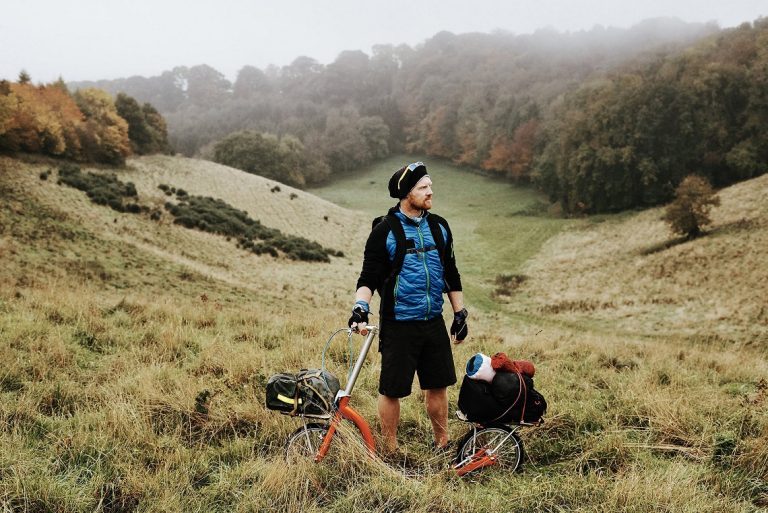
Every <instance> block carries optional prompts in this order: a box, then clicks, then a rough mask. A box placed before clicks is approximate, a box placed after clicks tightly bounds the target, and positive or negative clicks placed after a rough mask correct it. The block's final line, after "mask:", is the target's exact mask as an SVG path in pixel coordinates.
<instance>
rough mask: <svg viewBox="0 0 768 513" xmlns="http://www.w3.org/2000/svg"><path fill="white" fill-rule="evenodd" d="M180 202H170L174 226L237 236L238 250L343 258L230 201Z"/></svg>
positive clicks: (201, 199)
mask: <svg viewBox="0 0 768 513" xmlns="http://www.w3.org/2000/svg"><path fill="white" fill-rule="evenodd" d="M177 197H178V199H179V203H178V204H176V205H174V204H172V203H166V204H165V208H166V210H168V211H169V212H170V213H171V215H172V216H173V217H174V223H176V224H180V225H182V226H185V227H187V228H196V229H198V230H202V231H206V232H210V233H216V234H219V235H224V236H226V237H233V238H235V239H237V241H238V242H237V245H238V247H240V248H242V249H245V250H247V251H251V252H253V253H256V254H257V255H263V254H267V255H271V256H273V257H277V256H279V255H280V254H283V255H285V256H286V257H288V258H290V259H292V260H303V261H308V262H329V261H330V258H329V255H331V256H338V255H343V253H341V252H340V251H336V250H333V249H328V248H324V247H323V246H322V245H320V244H318V243H317V242H314V241H311V240H308V239H305V238H304V237H295V236H292V235H285V234H283V233H281V232H280V231H279V230H276V229H274V228H269V227H267V226H264V225H262V224H261V222H259V221H258V220H256V219H252V218H251V217H249V216H248V213H247V212H245V211H243V210H237V209H236V208H234V207H232V206H231V205H229V204H227V203H226V202H224V201H222V200H220V199H215V198H210V197H203V196H189V195H187V194H186V193H185V194H184V195H179V194H178V193H177Z"/></svg>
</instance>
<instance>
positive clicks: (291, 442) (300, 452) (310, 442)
mask: <svg viewBox="0 0 768 513" xmlns="http://www.w3.org/2000/svg"><path fill="white" fill-rule="evenodd" d="M327 433H328V426H327V425H325V424H316V423H312V424H305V425H303V426H301V427H300V428H299V429H297V430H296V431H294V432H293V433H291V435H290V436H289V437H288V440H287V441H286V442H285V461H287V462H288V463H295V462H298V461H301V460H309V461H311V460H313V459H314V458H315V455H316V454H317V451H318V449H320V444H322V443H323V439H324V438H325V435H326V434H327Z"/></svg>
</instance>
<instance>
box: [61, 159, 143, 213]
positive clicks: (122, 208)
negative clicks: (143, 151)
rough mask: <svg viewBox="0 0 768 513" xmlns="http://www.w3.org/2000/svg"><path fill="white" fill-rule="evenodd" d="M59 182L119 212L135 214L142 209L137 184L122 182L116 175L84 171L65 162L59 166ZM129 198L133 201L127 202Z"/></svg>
mask: <svg viewBox="0 0 768 513" xmlns="http://www.w3.org/2000/svg"><path fill="white" fill-rule="evenodd" d="M58 183H59V184H63V185H68V186H69V187H74V188H75V189H78V190H81V191H83V192H85V194H86V195H87V196H88V197H89V198H90V199H91V201H92V202H94V203H96V204H97V205H105V206H108V207H110V208H111V209H112V210H116V211H118V212H129V213H134V214H135V213H139V212H141V211H142V209H141V206H139V205H138V204H137V203H136V200H137V199H138V193H137V192H136V186H135V185H134V184H133V183H131V182H127V183H123V182H121V181H120V180H118V179H117V177H116V176H115V175H99V174H95V173H83V172H82V171H81V170H80V167H79V166H76V165H74V164H64V165H62V166H61V167H60V168H59V181H58ZM127 199H133V201H132V202H127V201H126V200H127Z"/></svg>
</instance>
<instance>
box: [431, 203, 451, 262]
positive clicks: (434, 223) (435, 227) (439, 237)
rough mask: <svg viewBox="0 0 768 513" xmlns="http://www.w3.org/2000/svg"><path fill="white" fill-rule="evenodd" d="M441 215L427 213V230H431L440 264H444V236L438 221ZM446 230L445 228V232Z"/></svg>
mask: <svg viewBox="0 0 768 513" xmlns="http://www.w3.org/2000/svg"><path fill="white" fill-rule="evenodd" d="M441 220H442V217H440V216H437V215H435V214H429V215H427V224H428V225H429V230H430V231H431V232H432V238H433V239H434V240H435V245H436V246H437V252H438V254H439V255H440V265H442V266H445V245H446V242H445V237H443V230H442V229H441V227H440V221H441ZM447 231H448V230H446V232H447Z"/></svg>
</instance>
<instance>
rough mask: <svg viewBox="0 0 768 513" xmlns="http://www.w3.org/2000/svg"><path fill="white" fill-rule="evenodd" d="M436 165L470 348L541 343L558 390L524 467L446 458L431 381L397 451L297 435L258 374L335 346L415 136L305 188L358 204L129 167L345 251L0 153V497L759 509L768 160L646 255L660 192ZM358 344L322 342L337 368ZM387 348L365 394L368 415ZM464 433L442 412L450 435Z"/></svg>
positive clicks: (251, 179) (80, 508)
mask: <svg viewBox="0 0 768 513" xmlns="http://www.w3.org/2000/svg"><path fill="white" fill-rule="evenodd" d="M428 164H429V165H430V169H431V170H432V172H433V179H434V182H435V190H436V193H435V206H434V211H435V212H437V213H439V214H441V215H444V216H445V217H446V218H448V220H449V221H450V222H451V225H452V227H453V230H454V232H455V233H456V239H457V244H458V246H457V252H458V258H459V264H460V268H461V271H462V273H463V279H464V282H465V284H466V288H467V290H468V300H467V303H468V306H469V308H470V311H471V317H470V338H469V339H468V340H467V341H466V342H465V343H463V344H461V345H459V346H456V347H455V349H454V360H455V363H456V367H457V370H458V371H459V372H461V370H462V368H463V366H464V363H465V362H466V361H467V358H469V357H470V356H471V355H472V354H473V353H475V352H477V351H482V352H485V353H486V354H493V353H495V352H497V351H505V352H507V353H508V354H509V355H510V356H512V357H515V358H525V359H529V360H531V361H533V362H534V363H535V365H536V388H537V389H538V390H540V391H541V392H542V393H543V394H544V395H545V397H546V398H547V401H548V403H549V406H550V408H549V411H548V413H547V416H546V423H545V424H544V425H543V426H541V427H537V428H533V429H525V430H524V431H523V432H522V439H523V442H524V444H525V448H526V451H527V453H526V454H527V456H526V458H525V461H524V466H523V472H521V473H516V474H514V475H510V474H508V473H504V472H496V471H494V470H495V469H490V471H488V472H482V473H480V474H478V475H476V476H473V478H471V479H460V478H458V477H457V476H455V475H454V474H452V473H451V472H450V471H448V470H447V469H448V458H445V457H441V456H435V455H433V454H432V452H431V451H430V449H429V442H430V440H431V426H430V425H429V421H428V420H427V417H426V414H425V413H424V408H423V405H422V399H423V398H422V397H421V394H420V392H419V390H418V385H416V386H415V387H414V390H413V393H412V394H411V396H410V397H409V398H407V399H406V400H404V401H403V406H402V422H401V429H400V431H399V440H400V443H401V447H402V449H403V451H404V452H405V453H406V454H407V465H405V466H403V464H402V463H403V462H402V461H399V462H398V461H382V460H379V459H370V458H368V457H367V456H366V453H365V451H364V449H363V448H362V446H361V444H360V443H359V442H358V441H356V440H357V438H356V436H355V434H354V433H352V432H351V430H350V429H348V428H344V429H343V430H342V435H343V436H342V438H340V439H339V441H340V443H337V444H335V445H334V447H333V451H334V453H333V454H335V457H334V458H333V459H332V461H327V462H324V463H323V464H321V465H315V464H313V463H311V462H307V463H306V464H296V465H286V464H285V462H284V461H283V459H282V457H281V449H282V445H283V443H284V441H285V439H286V437H287V435H288V434H289V433H291V432H292V431H293V430H294V429H296V428H297V426H298V425H299V421H298V420H297V419H291V418H287V417H284V416H281V415H277V414H276V413H275V412H272V411H269V410H266V409H265V408H264V406H263V404H264V386H265V382H266V380H267V378H268V377H269V376H270V375H271V374H274V373H277V372H284V371H292V372H295V371H297V370H299V369H300V368H302V367H316V366H319V365H320V354H321V351H322V347H323V344H324V342H325V341H326V339H327V337H328V335H329V334H330V333H331V332H332V331H333V330H334V329H336V328H339V327H340V326H342V325H344V323H345V322H346V319H347V317H348V315H349V314H348V312H349V308H350V303H351V301H352V297H353V293H354V291H353V288H354V283H355V280H356V278H357V273H358V272H359V268H360V260H361V257H362V247H363V244H364V240H365V237H366V234H367V232H368V229H369V226H370V222H371V218H372V217H374V216H375V215H380V214H381V213H383V212H384V211H385V210H386V208H387V207H388V206H389V205H390V204H392V203H393V201H392V200H391V199H389V198H388V197H387V195H386V181H387V179H388V178H389V176H390V174H391V172H392V171H393V170H394V169H395V168H397V167H399V166H400V165H402V162H401V161H400V160H399V159H391V160H388V161H386V162H383V163H381V164H379V165H377V166H374V167H372V168H370V169H367V170H364V172H363V173H362V174H361V175H360V176H358V177H357V178H355V179H347V180H340V181H337V182H335V183H333V184H332V185H330V186H328V187H326V188H323V189H321V190H318V191H315V192H317V194H319V195H321V196H323V197H324V198H327V199H330V200H332V201H334V202H336V203H338V204H339V205H341V206H342V207H346V208H352V210H347V209H346V208H341V207H339V206H336V205H333V204H332V203H329V202H328V201H325V200H322V199H319V198H317V197H314V196H312V195H311V194H308V193H306V192H302V191H297V190H294V189H290V188H287V187H281V191H280V192H277V191H276V190H275V183H274V182H270V181H268V180H263V179H261V178H260V177H257V176H253V175H246V174H244V173H240V172H238V171H236V170H233V169H228V168H224V167H223V166H219V165H215V164H212V163H208V162H204V161H199V160H193V159H180V158H174V157H148V158H141V159H136V160H134V161H131V162H129V165H128V166H127V167H126V168H125V169H119V170H114V171H113V172H114V173H115V174H116V175H117V177H118V179H121V180H123V181H129V180H130V181H133V182H134V183H135V184H136V188H137V190H138V194H139V201H140V202H142V203H143V204H145V205H149V206H152V207H157V208H161V207H162V205H163V203H164V202H165V201H167V197H166V196H165V195H164V194H163V192H162V191H161V190H159V189H158V184H169V185H172V186H174V187H183V188H184V189H185V190H187V191H189V192H190V193H191V194H204V195H205V194H209V195H213V196H215V197H217V198H221V199H224V200H226V201H227V202H228V203H229V204H231V205H233V206H236V207H237V208H239V209H242V210H247V211H248V214H249V215H250V216H251V217H252V218H254V219H260V220H262V221H263V222H264V223H265V225H267V226H270V227H274V228H278V229H280V230H281V231H282V232H284V233H289V234H293V235H301V236H306V237H309V238H312V239H313V240H316V241H319V242H321V243H322V244H324V245H327V246H329V247H333V248H336V249H342V250H344V253H345V256H343V257H333V258H332V259H331V262H330V263H322V264H319V263H307V262H298V261H291V260H288V259H287V258H272V257H270V256H266V255H255V254H252V253H248V252H245V251H243V250H242V249H238V248H237V247H236V244H235V241H233V240H227V238H225V237H223V236H217V235H212V234H210V233H205V232H200V231H195V230H188V229H186V228H182V227H180V226H178V225H175V224H173V220H172V219H170V217H169V215H167V214H163V213H161V215H160V218H159V219H152V217H151V216H150V215H149V213H148V212H147V213H144V214H121V213H117V212H115V211H113V210H110V209H108V208H106V207H102V206H97V205H94V204H92V203H91V202H90V201H89V200H88V199H87V198H86V196H85V194H83V193H82V192H80V191H77V190H75V189H71V188H68V187H63V186H60V185H57V184H56V172H55V170H53V171H51V172H49V171H50V169H51V167H55V164H52V163H48V162H41V163H37V164H30V163H25V162H22V161H17V160H12V159H8V158H0V259H2V263H3V265H2V266H0V447H2V449H3V450H2V451H0V511H3V512H5V511H8V512H62V513H64V512H93V511H103V512H111V513H117V512H123V513H128V512H155V511H162V512H178V511H195V512H197V511H201V512H203V511H204V512H232V511H234V512H262V511H263V512H272V511H280V512H282V511H292V512H302V513H303V512H307V511H309V512H321V511H322V512H327V511H334V512H350V513H351V512H361V511H365V512H368V511H371V512H400V511H414V512H423V513H427V512H429V513H438V512H446V513H448V512H456V511H458V512H466V513H470V512H471V513H476V512H481V511H482V512H485V511H494V512H495V511H507V510H517V509H522V510H527V511H547V512H550V511H552V512H555V511H558V512H559V511H595V512H606V513H608V512H614V511H631V512H655V511H668V512H678V511H685V512H696V513H698V512H713V513H714V512H724V511H725V512H754V511H765V510H766V508H767V507H768V384H767V383H766V376H768V363H766V361H767V360H768V336H766V334H768V311H767V310H766V308H765V284H766V283H768V267H766V266H765V265H764V259H765V254H766V252H767V251H768V203H767V202H766V201H765V199H766V197H767V196H766V195H767V194H768V175H765V176H764V177H761V178H759V179H755V180H752V181H749V182H745V183H743V184H739V185H737V186H733V187H731V188H728V189H725V190H723V191H721V192H720V195H721V197H722V200H723V201H722V206H721V207H720V208H719V209H718V210H717V211H716V212H715V213H714V216H713V217H714V218H715V223H714V225H713V227H712V228H711V233H710V234H709V235H707V236H706V237H703V238H701V239H698V240H696V241H691V242H687V243H685V244H680V245H677V246H675V247H671V248H669V249H666V250H664V251H650V252H649V248H650V249H653V248H658V247H660V246H661V245H663V243H664V241H665V240H667V239H668V238H669V237H670V235H669V233H668V230H667V229H666V228H665V226H664V225H663V223H661V222H660V221H659V217H660V212H659V210H649V211H645V212H638V213H626V214H622V215H619V216H603V217H601V218H600V219H589V218H588V219H581V220H562V219H556V218H550V217H548V216H547V215H546V212H542V211H545V209H543V208H541V207H540V206H538V203H539V202H540V201H541V198H540V197H538V196H537V195H536V193H535V192H533V191H531V190H528V189H520V188H515V187H512V186H510V185H507V184H505V183H503V182H499V181H495V180H491V179H488V178H485V177H482V176H479V175H475V174H472V173H469V172H467V171H465V170H460V169H456V168H454V167H452V166H449V165H445V164H441V163H439V162H434V163H429V162H428ZM92 171H95V172H104V171H103V170H101V171H100V170H92ZM41 175H45V176H46V177H47V179H45V180H43V179H42V178H41ZM371 182H374V183H373V184H372V183H371ZM273 191H274V192H273ZM525 212H530V213H534V214H535V215H522V214H523V213H525ZM537 212H538V214H537ZM498 275H505V276H512V275H524V276H525V280H523V281H522V282H521V283H519V284H516V283H515V282H514V281H507V282H505V281H504V280H502V281H501V282H498V283H497V282H496V277H497V276H498ZM354 344H355V347H357V344H359V338H358V340H356V341H355V342H354ZM346 356H347V348H346V342H345V341H339V342H338V343H337V344H336V345H334V346H332V348H331V351H330V353H329V363H330V366H331V368H332V369H333V370H334V372H336V374H337V375H339V376H344V375H345V374H346V371H347V366H346ZM379 362H380V361H379V356H378V354H377V353H376V351H372V352H371V353H370V355H369V358H368V361H367V362H366V364H365V365H364V367H363V369H362V371H361V374H360V378H359V381H358V384H357V388H356V389H355V397H354V399H353V402H354V405H355V407H356V408H357V409H359V411H360V412H361V413H362V414H363V415H364V416H365V417H366V418H368V419H369V420H370V421H371V422H372V424H374V429H375V430H376V428H375V424H376V422H375V420H374V419H375V418H376V387H377V380H378V371H379V365H380V363H379ZM342 381H343V380H342ZM457 395H458V389H457V387H452V388H451V389H450V390H449V398H450V404H451V410H453V409H455V405H456V399H457ZM466 430H467V426H466V425H465V424H464V423H462V422H460V421H458V420H456V419H454V418H451V420H450V422H449V433H450V435H451V437H452V439H454V440H456V439H458V438H459V437H460V436H462V435H463V433H464V432H465V431H466Z"/></svg>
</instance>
